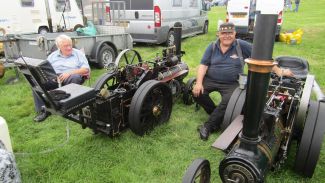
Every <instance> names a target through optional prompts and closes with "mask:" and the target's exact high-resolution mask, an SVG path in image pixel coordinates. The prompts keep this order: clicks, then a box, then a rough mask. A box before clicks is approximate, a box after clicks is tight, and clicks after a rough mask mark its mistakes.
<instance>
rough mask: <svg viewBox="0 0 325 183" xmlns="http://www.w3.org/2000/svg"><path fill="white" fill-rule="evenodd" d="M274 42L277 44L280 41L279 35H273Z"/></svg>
mask: <svg viewBox="0 0 325 183" xmlns="http://www.w3.org/2000/svg"><path fill="white" fill-rule="evenodd" d="M275 41H276V42H279V41H280V35H279V34H277V35H275Z"/></svg>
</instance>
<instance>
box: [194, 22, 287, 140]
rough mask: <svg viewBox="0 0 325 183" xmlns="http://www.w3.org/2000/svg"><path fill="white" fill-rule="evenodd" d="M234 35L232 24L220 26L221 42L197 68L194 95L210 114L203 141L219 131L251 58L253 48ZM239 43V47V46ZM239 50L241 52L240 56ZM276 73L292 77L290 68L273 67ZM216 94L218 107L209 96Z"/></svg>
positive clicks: (206, 52)
mask: <svg viewBox="0 0 325 183" xmlns="http://www.w3.org/2000/svg"><path fill="white" fill-rule="evenodd" d="M235 36H236V32H235V25H234V24H233V23H223V24H221V25H220V27H219V32H218V37H219V39H218V40H217V41H216V42H215V43H212V44H210V45H209V46H208V48H207V49H206V50H205V53H204V55H203V57H202V60H201V63H200V65H199V68H198V73H197V78H196V84H195V86H194V87H193V91H192V92H193V95H194V99H195V100H196V102H197V103H198V104H199V105H201V106H202V107H203V109H204V110H205V111H206V112H207V113H208V114H210V117H209V119H208V121H207V122H205V123H204V125H202V126H201V127H200V129H199V133H200V138H201V139H202V140H207V139H208V137H209V135H210V133H212V132H214V131H216V130H218V128H219V126H220V124H221V122H222V121H223V117H224V114H225V111H226V107H227V104H228V101H229V99H230V97H231V95H232V93H233V91H234V90H235V89H236V88H237V87H238V81H237V80H238V76H239V74H240V73H242V72H243V67H244V63H243V60H244V59H246V58H249V57H250V56H251V51H252V45H251V44H250V43H248V42H246V41H243V40H237V41H236V38H235ZM237 44H239V45H240V46H239V47H238V46H237ZM238 48H239V49H238ZM239 50H241V51H240V52H241V53H238V51H239ZM241 57H242V58H241ZM273 71H274V72H275V73H276V74H278V75H280V74H282V75H286V76H293V73H292V72H291V71H290V70H288V69H285V70H281V69H280V68H279V67H273ZM213 91H217V92H219V93H220V95H221V102H220V103H219V105H218V106H216V105H215V104H214V102H213V101H212V99H211V98H210V97H209V94H210V93H211V92H213Z"/></svg>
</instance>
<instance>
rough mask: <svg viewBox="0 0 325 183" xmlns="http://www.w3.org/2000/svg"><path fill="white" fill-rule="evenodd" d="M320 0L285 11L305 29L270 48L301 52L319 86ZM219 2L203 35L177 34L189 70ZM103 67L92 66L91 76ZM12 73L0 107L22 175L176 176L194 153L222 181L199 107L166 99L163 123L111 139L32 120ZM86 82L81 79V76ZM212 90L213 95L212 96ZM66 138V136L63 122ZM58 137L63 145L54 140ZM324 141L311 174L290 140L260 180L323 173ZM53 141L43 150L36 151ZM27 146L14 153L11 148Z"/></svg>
mask: <svg viewBox="0 0 325 183" xmlns="http://www.w3.org/2000/svg"><path fill="white" fill-rule="evenodd" d="M324 8H325V0H319V1H316V0H305V1H302V2H301V6H300V9H299V12H298V13H292V12H286V13H285V14H284V25H283V31H286V30H293V29H297V28H302V29H303V30H304V35H303V38H302V43H301V44H299V45H287V44H284V43H275V47H274V54H273V56H274V57H275V56H279V55H294V56H301V57H303V58H306V59H308V61H309V63H310V67H311V69H310V72H311V73H312V74H315V75H316V79H317V81H318V83H319V85H320V86H321V88H322V89H323V91H325V90H324V89H325V72H324V70H325V68H324V67H325V60H324V58H325V52H324V50H325V45H324V42H325V22H324V21H323V17H325V11H324V10H323V9H324ZM224 15H225V7H216V8H213V9H212V11H210V12H209V20H210V27H209V33H208V34H207V35H199V36H196V37H192V38H187V39H185V40H183V41H182V50H184V51H185V52H186V55H185V56H184V57H182V59H183V60H184V61H185V62H186V63H187V64H188V65H189V66H190V74H189V76H188V77H187V78H186V79H188V78H190V77H192V76H195V74H196V69H197V66H198V64H199V62H200V59H201V57H202V55H203V52H204V50H205V48H206V46H207V45H208V44H209V43H210V42H212V41H214V40H215V38H216V37H215V30H216V26H217V20H218V19H222V20H224V19H225V17H224ZM162 48H163V47H161V46H152V45H151V46H147V45H135V47H134V49H136V50H137V51H139V52H140V54H141V56H142V58H143V59H145V60H148V59H152V58H153V57H154V56H155V55H156V53H159V54H160V53H161V50H162ZM104 72H105V71H104V70H96V69H93V70H92V76H91V81H90V82H91V84H92V83H94V82H95V81H96V79H97V78H98V76H99V75H100V74H102V73H104ZM12 76H14V73H13V71H12V70H9V71H8V72H7V73H6V75H5V77H4V78H3V79H1V80H0V106H1V107H0V115H1V116H2V117H4V118H5V119H6V120H7V122H8V126H9V130H10V135H11V140H12V145H13V148H14V152H15V153H16V160H17V163H18V167H19V169H20V171H21V175H22V179H23V182H28V183H30V182H32V183H34V182H35V183H39V182H62V183H64V182H87V183H88V182H100V183H101V182H121V183H124V182H135V183H144V182H148V183H156V182H157V183H160V182H168V183H175V182H181V180H182V176H183V175H184V172H185V171H186V169H187V167H188V166H189V165H190V163H191V162H192V161H193V160H194V159H195V158H198V157H203V158H206V159H208V160H209V161H210V163H211V168H212V182H221V181H220V178H219V175H218V167H219V162H220V161H221V160H222V159H223V157H224V156H225V155H224V154H223V153H222V152H220V151H218V150H216V149H214V148H212V147H211V144H212V143H213V142H214V140H215V139H216V138H217V137H218V135H220V133H215V134H212V135H211V137H210V138H209V140H208V141H206V142H205V141H201V140H200V139H199V137H198V134H197V131H196V127H197V126H198V125H199V124H201V123H202V122H203V121H205V120H206V119H207V117H208V116H207V115H206V114H205V113H204V111H203V110H202V109H201V110H199V111H198V112H195V111H194V106H185V105H183V104H182V103H181V101H177V103H176V104H175V105H174V106H173V112H172V115H171V118H170V120H169V122H168V123H167V124H164V125H161V126H159V127H158V128H156V129H155V130H154V131H153V132H152V133H150V134H149V135H146V136H144V137H139V136H136V135H135V134H133V133H132V132H131V131H130V130H126V131H125V132H124V133H122V135H121V136H119V137H117V138H114V139H111V138H108V137H105V136H103V135H93V134H92V132H91V130H89V129H85V130H83V129H81V127H80V125H78V124H76V123H73V122H70V121H68V120H65V119H64V118H61V117H58V116H51V117H50V118H49V119H48V120H46V121H45V122H43V123H34V122H33V117H34V115H35V113H34V107H33V99H32V94H31V90H30V88H29V85H28V84H27V82H26V81H25V79H23V78H22V77H21V79H20V81H19V82H18V83H15V84H13V85H8V84H5V81H6V80H7V79H8V78H9V77H12ZM87 84H88V83H87ZM216 98H218V97H216ZM67 124H68V125H69V129H70V139H69V142H68V143H66V144H65V142H66V126H67ZM60 145H63V146H60ZM324 145H325V143H323V148H322V151H321V154H320V158H319V161H318V164H317V167H316V170H315V174H314V176H313V178H311V179H306V178H303V177H301V176H299V175H297V174H295V173H294V171H293V170H292V166H293V163H294V160H295V159H294V152H295V148H292V149H291V154H290V156H289V159H288V161H287V162H286V165H285V166H284V167H282V168H281V170H279V171H276V172H270V173H268V174H267V177H266V181H267V182H323V180H325V168H324V166H325V148H324ZM48 149H54V151H52V152H49V153H44V154H39V153H38V152H42V151H46V150H48ZM21 152H24V153H32V154H29V155H27V154H24V155H22V154H18V153H21Z"/></svg>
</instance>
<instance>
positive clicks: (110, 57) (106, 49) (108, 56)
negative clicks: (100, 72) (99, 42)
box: [97, 44, 116, 69]
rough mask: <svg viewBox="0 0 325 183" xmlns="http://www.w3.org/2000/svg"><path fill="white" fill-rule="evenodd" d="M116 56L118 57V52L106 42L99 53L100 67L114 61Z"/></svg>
mask: <svg viewBox="0 0 325 183" xmlns="http://www.w3.org/2000/svg"><path fill="white" fill-rule="evenodd" d="M115 57H116V53H115V51H114V49H113V48H112V47H111V46H109V45H106V44H104V45H103V46H102V47H101V48H100V50H99V52H98V55H97V61H98V63H97V65H98V68H100V69H102V68H104V67H107V66H108V64H109V63H112V62H114V60H115Z"/></svg>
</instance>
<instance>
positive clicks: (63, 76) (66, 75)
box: [59, 68, 89, 82]
mask: <svg viewBox="0 0 325 183" xmlns="http://www.w3.org/2000/svg"><path fill="white" fill-rule="evenodd" d="M88 73H89V69H88V68H80V69H76V70H73V71H71V72H66V73H62V74H61V75H60V76H59V79H60V81H61V82H62V81H64V80H65V79H68V78H69V77H70V76H71V75H72V74H80V75H87V74H88Z"/></svg>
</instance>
